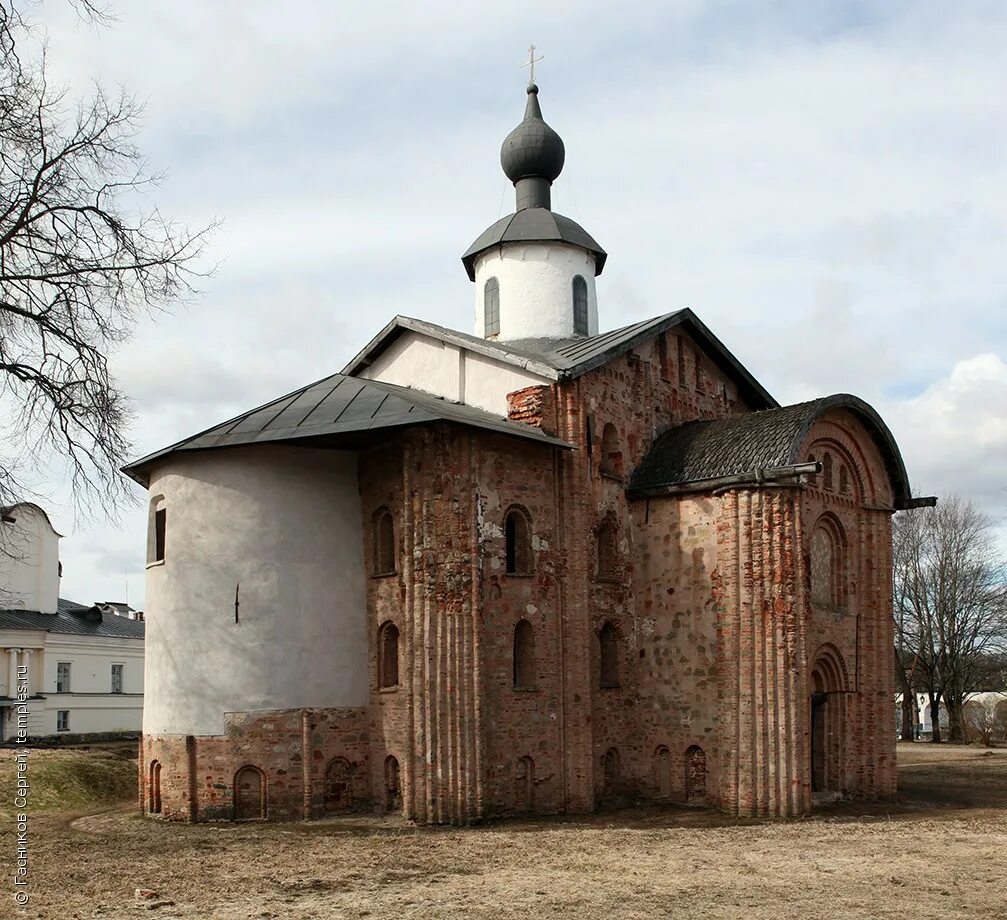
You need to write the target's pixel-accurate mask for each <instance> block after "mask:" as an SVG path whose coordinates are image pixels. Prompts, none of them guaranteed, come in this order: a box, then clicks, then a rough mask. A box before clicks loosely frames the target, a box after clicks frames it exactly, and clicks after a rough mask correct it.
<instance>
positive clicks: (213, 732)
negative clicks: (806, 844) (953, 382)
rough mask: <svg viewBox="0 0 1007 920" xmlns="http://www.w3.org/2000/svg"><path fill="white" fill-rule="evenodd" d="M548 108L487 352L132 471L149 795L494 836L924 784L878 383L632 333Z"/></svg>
mask: <svg viewBox="0 0 1007 920" xmlns="http://www.w3.org/2000/svg"><path fill="white" fill-rule="evenodd" d="M564 159H565V149H564V145H563V141H562V139H561V138H560V136H559V135H558V134H557V133H556V132H555V131H554V130H553V129H552V128H551V127H550V126H549V125H548V124H547V123H546V122H545V121H544V119H543V116H542V111H541V108H540V103H539V91H538V88H537V86H536V85H535V84H534V83H532V84H531V85H529V86H528V90H527V106H526V110H525V114H524V118H523V120H522V121H521V122H520V124H518V126H517V127H516V128H515V129H514V130H513V131H511V133H510V134H509V135H508V136H507V137H506V139H505V140H504V142H503V147H502V150H501V165H502V167H503V171H504V172H505V174H506V175H507V177H508V178H509V179H510V180H511V181H512V182H513V184H514V189H515V193H516V206H515V210H514V212H513V213H511V214H509V215H507V216H506V217H504V218H503V219H501V220H498V221H497V222H495V223H494V224H492V226H490V227H489V228H488V229H487V230H485V232H483V233H482V234H481V235H480V236H479V237H478V238H477V239H476V240H475V242H474V243H473V244H472V245H471V246H470V247H469V248H468V249H467V250H466V251H465V253H464V255H463V256H462V259H461V261H462V266H463V268H464V270H465V271H466V272H467V274H468V277H469V279H470V280H471V281H472V282H473V285H474V293H475V297H474V299H475V329H474V334H470V333H467V332H458V331H455V330H452V329H446V328H443V327H441V326H438V325H435V324H433V323H430V322H426V321H424V320H423V319H415V318H410V317H406V316H396V317H395V318H393V319H392V320H391V321H390V322H389V323H388V324H387V325H386V326H385V327H384V328H383V329H381V330H380V331H379V332H378V333H377V335H375V337H374V338H373V339H372V340H371V341H370V342H368V343H367V344H366V345H365V346H364V347H363V349H362V350H361V351H360V352H359V353H358V354H357V355H356V357H354V358H353V359H352V360H351V361H350V362H349V364H347V365H346V367H344V368H343V369H342V371H341V372H340V373H335V374H332V375H331V376H329V377H326V378H325V379H323V380H318V381H315V382H312V383H308V384H307V385H305V386H303V387H302V388H300V389H298V390H296V391H295V392H293V393H288V394H287V395H285V396H281V397H280V398H278V399H275V400H273V401H272V402H270V403H267V404H266V405H263V406H259V407H257V408H253V409H251V410H250V411H248V412H245V413H244V414H242V415H240V416H238V417H237V418H232V419H230V420H228V421H225V422H223V423H221V424H219V425H216V426H214V427H212V428H210V429H208V430H206V431H203V432H200V433H198V434H194V435H193V436H191V437H188V438H186V439H184V440H182V441H180V442H178V443H176V444H173V445H171V446H169V447H167V448H165V449H163V450H160V451H157V452H156V453H153V454H150V455H149V456H146V457H144V458H142V459H140V460H137V461H136V462H134V463H132V464H130V465H129V466H127V467H126V468H125V470H124V472H126V473H127V474H128V475H129V476H130V477H132V478H133V479H134V480H135V481H136V482H137V483H139V484H140V485H141V486H143V487H144V488H145V489H147V490H148V492H149V527H148V538H147V574H146V577H147V594H146V606H147V613H146V616H147V639H146V646H147V648H146V671H145V686H146V696H145V699H144V716H143V737H142V742H141V751H140V773H141V782H140V803H139V804H140V808H141V809H142V810H143V811H144V812H145V813H147V814H152V815H159V816H161V817H164V818H169V819H174V820H184V821H207V820H248V819H271V820H292V819H312V818H317V817H321V816H325V815H329V814H339V813H344V812H354V811H363V812H375V811H377V812H394V813H398V814H401V815H402V816H403V817H404V818H405V819H407V820H411V821H415V822H418V823H431V824H468V823H472V822H475V821H480V820H483V819H490V818H496V817H505V816H511V815H520V814H542V815H546V814H561V813H567V814H576V813H585V812H590V811H593V810H595V809H597V808H599V807H601V806H603V805H605V804H606V803H614V802H619V801H641V800H643V801H653V802H669V803H683V804H702V805H707V806H709V807H713V808H717V809H720V810H721V811H723V812H725V813H727V814H730V815H739V816H777V817H786V816H797V815H803V814H806V813H808V812H809V811H811V810H812V809H813V808H814V807H815V806H816V804H818V803H822V802H825V801H832V800H835V799H838V798H857V799H877V798H882V797H885V796H891V795H893V794H894V792H895V785H896V772H895V733H894V731H893V721H892V702H891V701H892V699H893V697H894V692H895V674H894V666H895V659H894V654H893V637H892V613H891V596H892V586H891V569H892V565H891V552H892V536H891V534H892V514H893V513H894V512H896V511H898V510H900V509H904V508H909V507H913V506H914V505H915V504H917V503H920V502H922V501H923V500H920V499H915V500H914V499H913V498H912V497H911V492H910V487H909V481H908V479H907V475H906V470H905V466H904V464H903V461H902V458H901V456H900V453H899V448H898V446H897V444H896V443H895V440H894V439H893V437H892V435H891V433H890V432H889V430H888V428H887V427H886V425H885V423H884V422H883V421H882V419H881V418H880V417H879V416H878V414H877V412H875V411H874V409H872V408H871V406H870V405H868V404H867V403H866V402H864V401H863V400H861V399H858V398H857V397H855V396H851V395H846V394H838V395H831V396H824V397H822V398H820V399H814V400H811V401H809V402H804V403H800V404H797V405H787V406H781V405H779V403H777V401H776V400H775V399H774V398H773V397H772V395H770V393H769V392H767V390H766V389H765V388H764V387H763V386H762V385H761V384H760V383H759V381H758V380H757V379H756V378H755V377H754V376H753V374H752V373H751V372H750V371H749V370H748V369H747V368H745V367H744V366H743V365H742V364H741V363H740V362H739V361H738V359H737V358H735V356H734V355H732V353H731V352H730V351H729V350H728V348H727V347H726V346H725V345H724V344H723V343H722V342H721V341H720V340H719V339H718V338H717V337H716V335H715V334H714V333H713V332H712V331H711V330H710V329H708V328H707V327H706V326H705V325H704V324H703V322H702V320H701V319H700V318H699V317H698V316H697V315H696V314H695V313H694V312H693V311H692V310H689V309H682V310H678V311H676V312H673V313H667V314H664V315H661V316H655V317H654V318H653V319H648V320H644V321H641V322H637V323H634V324H633V325H630V326H626V327H624V328H621V329H613V330H608V331H601V328H600V325H599V305H598V296H599V287H598V284H597V279H598V278H599V277H600V276H601V274H602V272H603V271H604V269H605V263H606V258H607V255H606V253H605V250H604V249H603V248H602V247H601V245H599V243H598V242H596V241H595V239H594V237H593V236H592V235H591V234H590V233H588V232H587V231H586V230H585V229H584V228H583V227H581V226H579V225H578V224H577V223H575V222H574V221H573V220H571V219H570V218H568V217H564V216H563V215H561V214H557V213H556V212H554V211H553V210H552V208H551V199H550V193H551V186H552V184H553V182H554V181H555V180H556V179H557V178H558V177H559V175H560V173H561V171H562V169H563V165H564Z"/></svg>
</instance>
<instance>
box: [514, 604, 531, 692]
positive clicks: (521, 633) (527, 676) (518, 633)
mask: <svg viewBox="0 0 1007 920" xmlns="http://www.w3.org/2000/svg"><path fill="white" fill-rule="evenodd" d="M535 684H536V674H535V628H534V627H533V626H532V625H531V623H529V622H528V621H527V620H518V621H517V625H516V626H515V627H514V689H515V690H532V689H534V687H535Z"/></svg>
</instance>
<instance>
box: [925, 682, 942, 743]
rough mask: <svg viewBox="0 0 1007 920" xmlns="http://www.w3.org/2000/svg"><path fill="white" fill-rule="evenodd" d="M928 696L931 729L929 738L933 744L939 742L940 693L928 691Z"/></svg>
mask: <svg viewBox="0 0 1007 920" xmlns="http://www.w3.org/2000/svg"><path fill="white" fill-rule="evenodd" d="M927 696H929V697H930V725H931V728H932V729H933V732H932V734H931V735H930V740H931V741H933V743H934V744H940V743H941V695H940V694H939V693H938V694H936V695H934V694H933V693H928V694H927Z"/></svg>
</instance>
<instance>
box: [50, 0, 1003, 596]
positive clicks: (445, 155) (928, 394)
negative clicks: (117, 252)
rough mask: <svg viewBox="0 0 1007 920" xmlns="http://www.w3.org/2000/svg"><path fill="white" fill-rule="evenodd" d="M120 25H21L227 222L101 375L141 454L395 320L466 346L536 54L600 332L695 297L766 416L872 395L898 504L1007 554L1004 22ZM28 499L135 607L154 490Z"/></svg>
mask: <svg viewBox="0 0 1007 920" xmlns="http://www.w3.org/2000/svg"><path fill="white" fill-rule="evenodd" d="M112 9H113V12H114V14H115V17H116V21H115V22H114V23H112V24H111V25H110V26H109V27H108V28H96V27H95V26H93V25H91V24H87V23H82V22H81V21H80V20H79V19H77V18H76V17H75V16H74V14H73V12H72V10H71V9H70V7H69V6H68V5H67V4H66V3H64V2H63V0H45V2H43V3H41V4H40V5H39V6H37V7H35V8H34V10H35V13H36V15H37V16H38V18H39V19H40V20H41V21H42V22H43V23H44V24H45V27H46V29H47V31H48V41H49V46H48V55H49V62H50V65H51V67H52V71H53V74H54V76H56V77H57V78H58V79H59V80H60V81H62V82H65V83H66V84H67V85H68V86H69V87H70V90H71V92H72V93H76V94H86V93H87V92H88V90H89V87H90V86H91V85H92V84H93V81H95V80H98V81H99V82H100V83H102V84H103V85H106V86H110V87H114V86H117V85H123V86H125V87H126V88H127V89H129V90H130V91H131V92H133V93H134V94H136V95H137V96H138V97H139V98H140V99H142V100H145V102H146V110H145V116H144V121H143V126H142V130H141V133H140V138H139V142H140V145H141V147H142V149H143V150H144V152H145V153H146V155H147V157H148V159H149V161H150V165H151V168H152V169H154V170H156V171H158V172H162V173H164V175H165V179H164V181H163V183H162V184H161V186H160V187H159V188H158V189H157V190H156V192H155V193H154V199H153V200H154V201H156V204H157V206H158V207H159V208H160V209H161V210H162V211H163V212H164V213H166V214H168V215H171V216H173V217H175V218H178V219H180V220H183V221H186V222H188V223H190V224H191V225H194V226H198V225H202V224H206V223H208V222H210V221H211V220H214V219H219V220H220V221H221V224H220V227H219V229H218V230H217V231H216V232H215V234H214V236H213V238H212V242H211V246H210V249H209V255H208V260H207V265H209V264H211V263H212V264H214V265H216V270H215V272H214V274H213V276H212V277H210V278H209V279H207V280H206V281H205V282H204V283H203V284H202V285H201V289H202V290H201V294H200V295H199V296H198V297H197V298H195V299H193V300H192V301H191V302H189V303H187V304H180V305H178V307H177V308H175V309H173V310H172V311H171V312H169V313H162V314H159V315H156V316H151V317H144V318H143V320H142V321H141V322H140V323H139V325H138V327H137V329H136V332H135V335H134V337H133V339H132V340H131V341H130V342H129V343H128V344H127V345H125V346H123V347H122V348H121V349H120V350H119V351H118V352H117V353H116V354H115V356H114V358H113V367H114V369H115V372H116V374H117V377H118V380H119V381H120V383H121V386H122V388H123V389H124V391H125V392H126V393H127V394H129V396H130V397H131V398H132V400H133V407H134V411H135V423H134V425H133V427H132V429H131V438H132V441H133V444H134V451H133V453H134V456H137V457H138V456H141V455H143V454H145V453H147V452H149V451H152V450H155V449H157V448H160V447H163V446H165V445H167V444H169V443H171V442H173V441H175V440H177V439H179V438H181V437H184V436H186V435H189V434H192V433H194V432H196V431H197V430H200V429H202V428H205V427H207V426H209V425H212V424H214V423H216V422H218V421H221V420H223V419H225V418H228V417H230V416H232V415H235V414H237V413H239V412H241V411H243V410H245V409H247V408H250V407H252V406H255V405H258V404H260V403H262V402H265V401H267V400H269V399H271V398H273V397H276V396H279V395H281V394H283V393H285V392H287V391H289V390H292V389H294V388H296V387H298V386H301V385H303V384H304V383H306V382H308V381H310V380H313V379H316V378H319V377H322V376H325V375H327V374H331V373H334V372H337V371H339V370H340V369H341V368H342V367H343V365H344V364H345V362H346V361H347V360H348V359H349V358H350V357H351V356H352V355H353V354H355V353H356V352H357V351H358V350H359V349H360V348H361V347H362V346H363V345H364V344H365V343H366V342H367V341H368V340H369V339H370V338H371V336H372V335H373V334H374V333H375V332H376V331H377V330H378V329H380V328H381V326H383V325H384V324H385V323H386V322H387V321H388V320H389V319H390V318H391V317H392V316H394V315H395V314H397V313H400V314H405V315H409V316H415V317H420V318H423V319H428V320H431V321H433V322H436V323H440V324H442V325H445V326H449V327H452V328H456V329H461V330H465V331H470V330H471V329H472V327H473V309H474V308H473V303H474V291H473V289H472V284H471V283H470V282H469V281H468V278H467V277H466V275H465V272H464V269H463V268H462V265H461V262H460V256H461V254H462V252H464V251H465V249H466V248H467V247H468V245H469V244H470V243H471V242H472V240H474V239H475V238H476V237H477V236H478V235H479V233H480V232H481V231H482V230H483V229H485V227H487V226H488V225H489V224H491V223H492V222H493V221H495V220H496V219H497V218H498V217H500V216H502V215H503V214H505V213H508V212H509V211H511V210H512V209H513V190H512V189H511V188H510V186H509V183H508V182H507V180H506V179H505V177H504V176H503V174H502V172H501V170H500V166H499V147H500V143H501V141H502V140H503V138H504V137H505V136H506V134H507V133H508V132H509V131H510V130H511V128H513V127H514V126H515V125H516V124H517V123H518V122H519V121H520V119H521V116H522V113H523V109H524V101H525V94H524V87H525V83H526V81H527V69H522V68H521V66H520V64H521V62H522V60H525V59H526V58H527V48H528V45H529V43H530V42H534V43H535V45H536V46H537V48H538V53H539V54H542V55H544V60H542V61H541V63H540V64H538V66H537V73H536V82H537V83H538V84H539V86H540V88H541V91H540V96H539V98H540V101H541V104H542V108H543V112H544V115H545V118H546V120H547V121H548V122H549V123H550V124H551V125H552V126H553V127H554V128H555V129H556V130H557V131H558V132H559V133H560V134H561V136H562V137H563V139H564V141H565V143H566V150H567V162H566V167H565V169H564V171H563V174H562V176H561V177H560V178H559V179H558V181H557V182H556V184H555V186H554V188H553V208H554V209H555V210H556V211H558V212H560V213H564V214H567V215H568V216H570V217H572V218H573V219H575V220H577V221H578V222H580V223H581V224H582V225H583V226H584V227H585V228H586V229H587V230H588V232H589V233H591V234H592V235H593V236H594V237H595V239H597V240H598V241H599V243H600V244H601V245H602V246H603V247H604V248H605V249H606V250H607V252H608V253H609V259H608V263H607V265H606V268H605V272H604V274H603V275H602V276H601V277H600V278H599V279H598V300H599V311H600V317H601V326H602V328H603V329H610V328H616V327H618V326H622V325H625V324H627V323H630V322H634V321H636V320H640V319H643V318H646V317H650V316H655V315H659V314H662V313H666V312H670V311H671V310H675V309H679V308H681V307H685V306H689V307H691V308H692V309H694V310H695V311H696V312H697V313H698V314H699V316H700V317H701V318H702V319H703V321H704V322H705V323H706V324H707V325H708V326H709V327H711V328H712V329H713V330H714V332H715V333H716V334H717V335H718V336H719V337H720V339H721V340H722V341H723V342H724V343H725V344H726V345H727V346H728V348H730V349H731V350H732V351H733V352H734V353H735V354H736V355H737V356H738V358H739V359H740V360H741V361H742V362H743V363H744V364H745V365H746V366H747V367H748V368H749V369H750V370H751V371H752V372H753V373H754V374H755V375H756V376H757V377H758V378H759V379H760V380H761V381H762V383H763V384H764V385H765V386H766V387H767V389H768V390H769V391H770V392H771V393H772V394H773V395H774V396H775V397H776V398H777V399H778V400H779V401H780V402H781V403H789V402H796V401H800V400H803V399H808V398H811V397H814V396H819V395H826V394H830V393H835V392H851V393H855V394H857V395H859V396H861V397H863V398H864V399H866V400H867V401H868V402H870V403H871V404H873V405H874V406H875V408H877V409H878V411H879V412H880V413H881V415H882V417H883V418H884V419H885V420H886V422H887V423H888V425H889V427H890V428H891V429H892V431H893V433H894V434H895V436H896V438H897V439H898V441H899V443H900V445H901V448H902V451H903V456H904V459H905V461H906V465H907V468H908V471H909V476H910V479H911V481H912V483H913V489H914V492H915V493H917V494H935V493H945V492H959V493H962V494H963V495H965V496H967V497H969V498H972V499H974V500H976V501H977V502H979V503H980V504H981V505H982V506H983V507H984V508H985V509H986V510H987V511H988V512H989V513H990V514H991V515H992V516H993V517H994V518H995V520H996V521H997V523H998V526H999V527H1000V531H1001V533H1002V534H1004V535H1007V321H1005V314H1007V257H1005V256H1007V253H1005V230H1007V226H1005V224H1007V118H1005V114H1007V113H1005V108H1007V57H1005V55H1004V48H1005V47H1007V4H1004V3H1002V2H1000V0H997V2H982V0H969V2H964V3H947V2H945V0H913V2H903V0H874V2H856V0H837V2H817V0H793V2H772V0H769V2H767V0H758V2H756V0H749V2H712V0H709V2H705V0H672V2H669V0H636V2H634V3H632V4H627V3H612V2H604V3H603V2H593V0H578V2H576V3H573V2H565V0H560V2H551V3H549V4H543V3H541V2H539V0H536V2H527V0H512V2H510V3H507V4H484V3H478V4H477V3H472V2H468V3H456V2H438V3H432V4H431V3H428V4H417V3H415V2H410V3H406V2H381V0H378V2H374V3H369V4H334V3H327V2H322V0H316V2H306V0H285V2H284V3H283V4H276V3H273V2H263V0H240V2H231V0H214V2H211V3H208V2H205V0H204V2H195V0H174V2H172V3H169V4H162V3H158V4H153V3H149V2H146V0H145V2H139V0H114V5H113V7H112ZM41 488H42V490H43V492H44V493H45V497H46V499H47V501H46V506H47V508H48V510H49V511H50V512H51V516H52V518H53V521H54V524H55V526H56V529H57V530H59V531H60V532H61V533H63V534H64V535H65V539H64V540H63V541H62V544H61V557H62V560H63V565H64V577H63V583H62V589H61V593H62V595H63V596H65V597H69V598H71V599H74V600H77V601H80V602H91V601H96V600H123V599H125V596H126V592H127V591H128V599H129V601H130V602H131V603H133V604H134V605H135V606H141V607H142V604H143V575H144V553H145V535H144V532H145V527H146V506H145V502H144V498H145V496H144V493H143V492H142V490H141V489H140V488H139V487H136V489H135V497H136V500H137V501H136V504H135V505H133V506H132V507H128V508H127V509H125V510H124V511H123V512H122V513H121V514H120V515H119V516H118V517H117V518H116V519H113V520H106V519H103V518H102V517H101V516H100V515H99V516H98V517H97V518H95V517H92V518H87V519H78V518H75V516H74V512H73V510H72V507H71V505H70V503H69V502H68V501H67V500H66V496H65V493H64V492H63V491H62V488H61V486H60V485H59V484H58V483H49V484H43V485H42V486H41ZM1004 545H1005V546H1007V539H1005V541H1004Z"/></svg>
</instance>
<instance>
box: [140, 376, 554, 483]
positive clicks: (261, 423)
mask: <svg viewBox="0 0 1007 920" xmlns="http://www.w3.org/2000/svg"><path fill="white" fill-rule="evenodd" d="M436 421H448V422H457V423H458V424H461V425H470V426H473V427H476V428H485V429H488V430H490V431H495V432H498V433H500V434H506V435H512V436H514V437H519V438H525V439H527V440H530V441H536V442H538V443H540V444H550V445H554V446H557V447H567V448H569V447H570V446H571V445H569V444H568V443H567V442H566V441H563V440H560V439H559V438H554V437H551V436H549V435H547V434H545V432H543V431H542V430H541V429H539V428H534V427H532V426H531V425H524V424H522V423H520V422H512V421H509V420H507V419H506V418H502V417H501V416H498V415H493V414H492V413H491V412H486V411H484V410H482V409H476V408H474V407H472V406H466V405H462V404H460V403H455V402H451V401H450V400H447V399H442V398H441V397H438V396H432V395H431V394H429V393H424V392H423V391H422V390H414V389H411V388H409V387H400V386H395V385H394V384H390V383H382V382H379V381H377V380H364V379H363V378H359V377H346V376H344V375H343V374H332V375H331V376H329V377H324V378H322V379H321V380H318V381H316V382H315V383H311V384H308V385H307V386H305V387H301V388H300V389H299V390H294V392H293V393H288V394H286V395H285V396H281V397H280V398H279V399H274V400H272V401H271V402H268V403H266V404H265V405H264V406H259V407H258V408H256V409H251V410H249V411H248V412H245V413H243V414H241V415H238V416H236V417H235V418H232V419H229V420H228V421H226V422H222V423H220V424H219V425H214V426H213V427H212V428H207V429H206V430H205V431H201V432H199V433H198V434H194V435H192V436H191V437H188V438H185V439H183V440H181V441H178V442H177V443H175V444H172V445H170V446H168V447H165V448H163V449H162V450H159V451H155V452H154V453H152V454H148V455H147V456H146V457H142V458H141V459H139V460H135V461H134V462H132V463H130V464H128V465H127V466H124V467H123V468H122V471H123V472H124V473H126V474H127V475H128V476H130V477H131V478H133V479H135V480H136V481H137V482H138V483H140V484H141V485H142V486H144V487H146V486H147V485H149V480H150V468H151V464H152V463H153V462H154V461H156V460H160V459H163V458H164V457H167V456H168V455H169V454H173V453H176V452H179V451H192V450H206V449H209V448H217V447H233V446H237V445H241V444H272V443H282V442H287V443H290V442H293V443H298V444H303V445H307V446H317V447H333V448H344V449H348V450H353V449H356V448H359V447H361V446H363V445H364V444H367V443H371V442H373V441H374V439H375V437H374V436H375V434H380V433H381V432H383V431H385V430H387V429H392V428H400V427H404V426H409V425H421V424H426V423H429V422H436Z"/></svg>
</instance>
